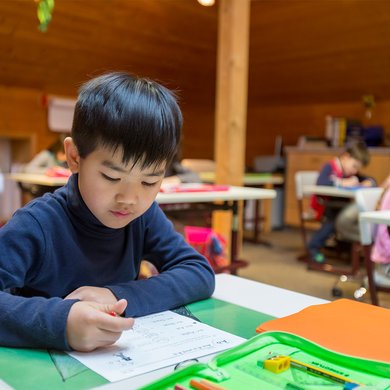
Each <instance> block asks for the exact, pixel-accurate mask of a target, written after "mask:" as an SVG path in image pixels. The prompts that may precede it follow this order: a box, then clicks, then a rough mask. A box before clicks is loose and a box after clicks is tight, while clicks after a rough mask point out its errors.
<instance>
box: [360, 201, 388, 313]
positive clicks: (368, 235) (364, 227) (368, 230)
mask: <svg viewBox="0 0 390 390" xmlns="http://www.w3.org/2000/svg"><path fill="white" fill-rule="evenodd" d="M379 197H380V195H379V196H378V197H377V202H378V200H379ZM377 202H376V203H377ZM372 203H373V202H372V201H371V204H370V205H371V206H372ZM375 208H376V204H375V206H372V207H370V208H367V209H366V210H364V211H373V210H375ZM359 228H360V242H361V245H362V246H363V251H364V265H365V269H366V273H367V281H368V290H369V292H370V297H371V303H372V304H373V305H376V306H379V300H378V292H379V291H383V292H390V287H384V286H380V285H377V284H376V283H375V279H374V264H373V262H372V260H371V249H372V244H373V242H374V240H375V233H376V225H375V224H374V223H368V222H363V221H361V220H360V223H359Z"/></svg>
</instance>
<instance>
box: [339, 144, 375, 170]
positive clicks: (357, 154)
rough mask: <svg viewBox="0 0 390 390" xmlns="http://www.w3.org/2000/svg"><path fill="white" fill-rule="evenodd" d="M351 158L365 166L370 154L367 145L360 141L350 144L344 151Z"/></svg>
mask: <svg viewBox="0 0 390 390" xmlns="http://www.w3.org/2000/svg"><path fill="white" fill-rule="evenodd" d="M345 152H346V153H348V154H349V155H350V156H351V157H352V158H354V159H355V160H358V161H359V162H360V163H361V164H362V165H363V167H365V166H367V165H368V163H369V162H370V152H369V151H368V148H367V145H366V144H365V143H364V142H362V141H357V142H354V143H352V144H351V145H349V146H348V147H347V149H346V150H345Z"/></svg>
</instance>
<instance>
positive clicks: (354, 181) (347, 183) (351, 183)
mask: <svg viewBox="0 0 390 390" xmlns="http://www.w3.org/2000/svg"><path fill="white" fill-rule="evenodd" d="M341 185H342V186H343V187H355V186H357V185H359V179H358V178H357V177H356V176H351V177H348V178H345V179H342V180H341Z"/></svg>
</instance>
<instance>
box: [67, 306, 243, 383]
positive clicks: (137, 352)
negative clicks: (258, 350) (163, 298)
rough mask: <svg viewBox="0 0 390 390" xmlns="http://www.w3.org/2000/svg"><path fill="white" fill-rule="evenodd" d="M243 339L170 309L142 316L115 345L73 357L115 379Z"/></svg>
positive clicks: (218, 349) (75, 353)
mask: <svg viewBox="0 0 390 390" xmlns="http://www.w3.org/2000/svg"><path fill="white" fill-rule="evenodd" d="M243 341H244V339H243V338H241V337H238V336H235V335H232V334H230V333H227V332H224V331H222V330H219V329H216V328H213V327H211V326H209V325H206V324H203V323H201V322H198V321H195V320H193V319H191V318H188V317H184V316H181V315H180V314H176V313H173V312H171V311H165V312H162V313H157V314H152V315H149V316H145V317H140V318H137V319H136V320H135V324H134V327H133V329H132V330H129V331H126V332H123V334H122V336H121V338H120V339H119V340H118V341H117V343H116V344H114V345H112V346H110V347H106V348H101V349H99V350H97V351H93V352H89V353H82V352H71V353H69V354H70V355H71V356H73V357H74V358H76V359H77V360H79V361H80V362H81V363H83V364H85V365H86V366H87V367H89V368H90V369H91V370H93V371H95V372H97V373H98V374H99V375H101V376H103V377H104V378H106V379H107V380H109V381H111V382H114V381H118V380H122V379H125V378H130V377H132V376H136V375H140V374H144V373H146V372H150V371H154V370H157V369H159V368H162V367H166V366H170V365H173V364H177V363H179V362H182V361H185V360H188V359H194V358H198V357H200V356H205V355H209V354H213V353H216V352H220V351H223V350H225V349H228V348H232V347H234V346H236V345H238V344H240V343H242V342H243Z"/></svg>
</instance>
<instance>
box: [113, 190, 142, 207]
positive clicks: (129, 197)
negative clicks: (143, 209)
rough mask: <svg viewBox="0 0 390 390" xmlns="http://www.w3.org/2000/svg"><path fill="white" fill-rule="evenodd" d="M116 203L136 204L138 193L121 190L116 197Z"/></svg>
mask: <svg viewBox="0 0 390 390" xmlns="http://www.w3.org/2000/svg"><path fill="white" fill-rule="evenodd" d="M116 201H117V202H118V203H126V204H136V203H137V202H138V193H137V191H136V190H134V189H133V188H132V189H130V188H123V189H122V190H121V191H120V192H119V193H118V194H117V196H116Z"/></svg>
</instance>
